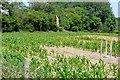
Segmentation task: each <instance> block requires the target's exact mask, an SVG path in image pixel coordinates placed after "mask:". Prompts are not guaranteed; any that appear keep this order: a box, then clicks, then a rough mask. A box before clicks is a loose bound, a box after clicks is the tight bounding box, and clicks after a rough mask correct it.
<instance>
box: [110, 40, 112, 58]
mask: <svg viewBox="0 0 120 80" xmlns="http://www.w3.org/2000/svg"><path fill="white" fill-rule="evenodd" d="M111 56H112V40H111V42H110V57H111Z"/></svg>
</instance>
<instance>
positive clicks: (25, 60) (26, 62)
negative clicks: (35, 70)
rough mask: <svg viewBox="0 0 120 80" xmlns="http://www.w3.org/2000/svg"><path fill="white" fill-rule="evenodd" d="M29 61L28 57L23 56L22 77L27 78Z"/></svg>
mask: <svg viewBox="0 0 120 80" xmlns="http://www.w3.org/2000/svg"><path fill="white" fill-rule="evenodd" d="M29 63H30V60H29V59H28V58H24V78H25V79H28V78H29Z"/></svg>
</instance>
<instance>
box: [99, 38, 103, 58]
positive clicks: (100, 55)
mask: <svg viewBox="0 0 120 80" xmlns="http://www.w3.org/2000/svg"><path fill="white" fill-rule="evenodd" d="M102 43H103V40H102V39H101V41H100V57H101V55H102Z"/></svg>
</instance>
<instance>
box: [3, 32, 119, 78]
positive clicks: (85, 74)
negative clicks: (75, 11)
mask: <svg viewBox="0 0 120 80" xmlns="http://www.w3.org/2000/svg"><path fill="white" fill-rule="evenodd" d="M117 36H118V35H117V34H112V33H111V34H107V33H88V32H76V33H75V32H33V33H30V32H13V33H3V34H2V57H3V58H2V65H3V66H2V77H3V78H21V77H24V59H25V58H27V59H29V74H28V76H29V78H36V77H37V78H118V64H117V63H107V64H106V63H105V62H104V60H102V59H99V60H98V62H96V63H93V62H92V61H91V59H89V58H87V57H86V56H77V55H76V56H74V57H72V56H71V57H66V56H65V55H64V54H62V53H59V52H56V51H55V50H54V49H53V50H50V51H48V49H47V48H45V47H44V46H46V47H53V48H54V47H57V48H58V49H59V47H62V48H65V47H72V48H74V49H80V50H83V51H89V52H96V54H98V55H99V52H100V41H101V38H102V39H103V48H102V52H103V54H105V48H106V45H105V43H106V39H107V40H108V48H107V50H108V55H109V53H110V40H111V39H113V40H114V41H113V43H112V45H113V47H112V57H114V56H115V55H118V54H117V53H118V52H119V44H118V43H119V42H118V38H117ZM114 46H115V47H114ZM71 52H72V51H71ZM73 52H74V55H75V54H76V51H73ZM66 54H67V53H66ZM77 54H81V53H80V52H79V51H78V52H77ZM85 54H86V53H85ZM83 55H84V54H83ZM93 56H94V55H93ZM111 59H112V58H111ZM115 59H117V58H115Z"/></svg>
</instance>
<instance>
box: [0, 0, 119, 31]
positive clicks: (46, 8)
mask: <svg viewBox="0 0 120 80" xmlns="http://www.w3.org/2000/svg"><path fill="white" fill-rule="evenodd" d="M1 3H2V9H3V10H6V11H7V14H6V13H4V12H3V13H2V14H0V15H2V31H3V32H12V31H30V32H33V31H58V30H59V31H91V32H116V31H117V27H116V26H117V25H116V21H117V19H116V18H115V16H114V14H113V12H112V10H111V7H110V3H109V2H45V3H40V2H29V6H25V4H24V3H22V2H12V3H10V2H1ZM56 16H58V18H59V23H60V25H59V26H57V25H56Z"/></svg>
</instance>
